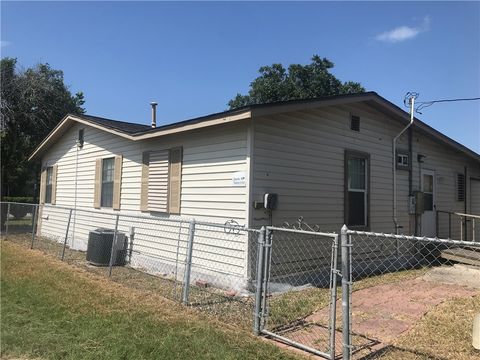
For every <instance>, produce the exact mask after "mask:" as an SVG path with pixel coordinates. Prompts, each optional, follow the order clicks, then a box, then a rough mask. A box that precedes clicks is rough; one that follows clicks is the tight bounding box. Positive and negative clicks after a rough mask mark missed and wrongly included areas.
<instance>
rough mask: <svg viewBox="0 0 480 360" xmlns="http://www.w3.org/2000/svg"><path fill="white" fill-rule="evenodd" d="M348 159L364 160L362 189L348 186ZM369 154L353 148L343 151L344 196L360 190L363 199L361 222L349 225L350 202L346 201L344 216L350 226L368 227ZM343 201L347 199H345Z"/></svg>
mask: <svg viewBox="0 0 480 360" xmlns="http://www.w3.org/2000/svg"><path fill="white" fill-rule="evenodd" d="M350 159H362V160H364V161H365V165H364V166H365V168H364V174H365V175H364V176H365V178H364V181H365V188H364V189H357V188H353V187H350V181H349V179H350V176H349V171H350V167H349V166H348V160H350ZM369 166H370V155H369V154H367V153H361V152H358V151H353V150H346V152H345V167H346V169H345V181H346V182H347V184H346V193H345V196H348V193H349V192H360V193H363V194H364V195H363V196H364V197H363V201H364V205H363V206H364V209H363V211H364V219H363V224H356V225H350V219H348V215H347V214H348V213H349V211H350V203H348V206H345V217H346V219H345V220H346V223H347V226H349V227H351V228H367V229H368V228H369V192H370V186H369V172H370V170H369V169H370V168H369ZM345 201H347V200H346V199H345Z"/></svg>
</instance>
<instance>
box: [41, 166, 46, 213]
mask: <svg viewBox="0 0 480 360" xmlns="http://www.w3.org/2000/svg"><path fill="white" fill-rule="evenodd" d="M46 187H47V168H46V167H45V168H42V172H41V173H40V204H45V190H46Z"/></svg>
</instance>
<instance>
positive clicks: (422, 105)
mask: <svg viewBox="0 0 480 360" xmlns="http://www.w3.org/2000/svg"><path fill="white" fill-rule="evenodd" d="M473 100H480V97H474V98H458V99H440V100H432V101H419V102H417V104H419V106H418V107H417V108H416V109H415V112H417V113H419V114H421V112H420V110H422V109H424V108H426V107H429V106H432V105H433V104H436V103H442V102H456V101H473Z"/></svg>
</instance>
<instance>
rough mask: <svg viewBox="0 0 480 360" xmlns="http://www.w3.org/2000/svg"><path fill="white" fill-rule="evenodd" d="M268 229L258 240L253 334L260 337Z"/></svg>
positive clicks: (263, 227)
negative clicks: (264, 259) (264, 256)
mask: <svg viewBox="0 0 480 360" xmlns="http://www.w3.org/2000/svg"><path fill="white" fill-rule="evenodd" d="M266 232H267V229H266V228H265V226H262V228H261V229H260V232H259V233H258V239H257V264H256V274H257V285H256V286H257V288H256V290H255V310H254V314H253V315H254V323H253V333H254V334H255V335H260V331H261V330H262V328H261V313H262V293H263V290H262V284H263V276H264V273H263V252H264V249H265V234H266Z"/></svg>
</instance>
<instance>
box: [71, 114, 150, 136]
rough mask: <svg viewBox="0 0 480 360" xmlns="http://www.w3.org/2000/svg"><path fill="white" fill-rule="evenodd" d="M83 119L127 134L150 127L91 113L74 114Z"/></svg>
mask: <svg viewBox="0 0 480 360" xmlns="http://www.w3.org/2000/svg"><path fill="white" fill-rule="evenodd" d="M75 116H77V117H79V118H81V119H83V120H86V121H89V122H93V123H96V124H98V125H101V126H104V127H107V128H110V129H114V130H118V131H121V132H124V133H127V134H135V133H138V132H143V131H146V130H149V129H151V127H150V126H148V125H143V124H135V123H130V122H126V121H119V120H112V119H106V118H102V117H98V116H92V115H75Z"/></svg>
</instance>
